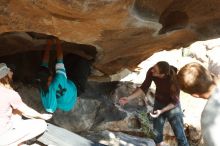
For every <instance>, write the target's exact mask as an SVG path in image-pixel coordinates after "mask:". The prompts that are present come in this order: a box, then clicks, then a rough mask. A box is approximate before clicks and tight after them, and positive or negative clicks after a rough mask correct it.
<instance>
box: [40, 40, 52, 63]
mask: <svg viewBox="0 0 220 146" xmlns="http://www.w3.org/2000/svg"><path fill="white" fill-rule="evenodd" d="M51 45H52V41H51V40H47V45H46V48H45V49H44V54H43V59H42V65H44V66H48V62H49V57H50V49H51Z"/></svg>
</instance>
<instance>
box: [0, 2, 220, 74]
mask: <svg viewBox="0 0 220 146" xmlns="http://www.w3.org/2000/svg"><path fill="white" fill-rule="evenodd" d="M219 6H220V1H219V0H209V1H208V0H193V1H192V0H184V1H178V0H163V1H161V0H154V1H150V0H96V1H91V0H10V1H8V0H1V1H0V33H1V35H0V56H5V55H8V54H14V53H17V52H23V51H31V50H36V49H42V47H41V46H42V44H43V43H44V41H43V40H44V39H46V38H47V36H48V35H53V36H56V37H58V38H60V39H61V40H63V41H64V42H63V44H62V45H63V47H64V50H65V51H68V52H72V53H75V54H78V55H80V56H82V57H85V58H87V59H93V60H95V61H94V62H93V66H94V67H95V68H97V69H98V70H100V71H101V72H103V73H105V74H108V75H110V74H113V73H116V72H118V71H120V70H121V69H123V68H128V69H134V68H135V67H136V66H137V64H139V63H140V62H141V61H143V60H145V59H146V58H148V57H149V56H151V55H152V54H153V53H155V52H157V51H159V50H170V49H174V48H177V47H182V46H187V45H189V44H190V43H192V42H194V41H197V40H205V39H210V38H216V37H218V36H219V34H220V28H219V27H218V26H219V25H220V24H219V23H220V21H219V18H220V9H219Z"/></svg>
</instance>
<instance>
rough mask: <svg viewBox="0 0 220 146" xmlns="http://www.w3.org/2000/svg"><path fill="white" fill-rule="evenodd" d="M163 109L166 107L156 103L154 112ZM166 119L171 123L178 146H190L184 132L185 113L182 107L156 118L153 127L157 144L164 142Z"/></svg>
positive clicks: (178, 106)
mask: <svg viewBox="0 0 220 146" xmlns="http://www.w3.org/2000/svg"><path fill="white" fill-rule="evenodd" d="M163 107H165V106H164V105H162V104H160V103H158V102H157V101H155V103H154V110H157V109H162V108H163ZM166 119H167V120H168V121H169V123H170V125H171V127H172V129H173V132H174V134H175V136H176V139H177V141H178V146H189V144H188V142H187V139H186V135H185V132H184V126H183V113H182V110H181V107H180V105H177V106H176V107H175V108H173V109H171V110H169V111H167V112H165V113H163V114H161V115H160V116H159V117H158V118H154V120H153V127H154V130H155V133H156V137H155V138H154V141H155V143H156V144H158V143H160V142H162V141H163V127H164V123H165V121H166Z"/></svg>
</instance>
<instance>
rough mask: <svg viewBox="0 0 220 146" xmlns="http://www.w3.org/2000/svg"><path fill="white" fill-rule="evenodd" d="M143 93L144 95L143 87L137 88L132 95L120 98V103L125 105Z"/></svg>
mask: <svg viewBox="0 0 220 146" xmlns="http://www.w3.org/2000/svg"><path fill="white" fill-rule="evenodd" d="M141 95H144V92H143V91H142V89H141V88H137V89H136V90H135V91H134V92H133V93H132V94H131V95H130V96H128V97H122V98H120V99H119V103H120V105H125V104H127V103H128V102H129V101H131V100H133V99H135V98H137V97H139V96H141Z"/></svg>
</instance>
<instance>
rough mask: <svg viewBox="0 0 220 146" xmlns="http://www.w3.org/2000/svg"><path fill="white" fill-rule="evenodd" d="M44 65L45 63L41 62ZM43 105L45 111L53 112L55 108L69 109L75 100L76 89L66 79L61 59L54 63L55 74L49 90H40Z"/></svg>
mask: <svg viewBox="0 0 220 146" xmlns="http://www.w3.org/2000/svg"><path fill="white" fill-rule="evenodd" d="M43 65H44V66H46V65H45V64H43ZM40 94H41V99H42V103H43V106H44V108H45V110H46V111H47V112H50V113H53V112H54V111H56V109H57V108H58V109H61V110H63V111H70V110H71V109H72V108H73V107H74V105H75V104H76V102H77V89H76V86H75V84H74V83H73V82H72V81H70V80H68V79H67V77H66V71H65V67H64V64H63V62H62V60H60V61H58V62H57V64H56V75H55V77H54V78H53V80H52V82H51V84H50V86H49V90H48V92H47V93H44V91H43V90H41V91H40Z"/></svg>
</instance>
